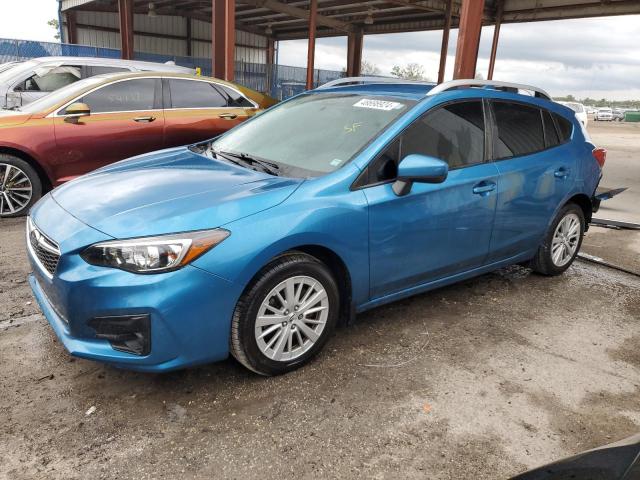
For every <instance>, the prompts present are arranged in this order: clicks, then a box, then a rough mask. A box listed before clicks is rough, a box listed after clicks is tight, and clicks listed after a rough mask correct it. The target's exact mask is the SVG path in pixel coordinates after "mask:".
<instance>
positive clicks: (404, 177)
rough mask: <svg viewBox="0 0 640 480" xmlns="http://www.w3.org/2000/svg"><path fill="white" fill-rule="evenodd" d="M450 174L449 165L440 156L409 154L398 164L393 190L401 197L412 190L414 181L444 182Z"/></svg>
mask: <svg viewBox="0 0 640 480" xmlns="http://www.w3.org/2000/svg"><path fill="white" fill-rule="evenodd" d="M448 174H449V165H448V164H447V162H445V161H444V160H440V159H439V158H434V157H429V156H427V155H418V154H412V155H407V156H406V157H405V158H404V159H403V160H402V161H401V162H400V165H398V177H397V180H396V181H395V182H394V184H393V186H392V187H393V192H394V193H395V194H396V195H398V196H399V197H400V196H402V195H406V194H407V193H409V192H410V191H411V186H412V185H413V183H414V182H418V183H442V182H444V181H445V180H446V178H447V175H448Z"/></svg>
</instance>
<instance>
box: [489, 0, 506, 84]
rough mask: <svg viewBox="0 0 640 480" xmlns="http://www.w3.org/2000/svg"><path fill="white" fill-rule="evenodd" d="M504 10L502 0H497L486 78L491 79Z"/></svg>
mask: <svg viewBox="0 0 640 480" xmlns="http://www.w3.org/2000/svg"><path fill="white" fill-rule="evenodd" d="M503 12H504V0H498V10H497V11H496V23H495V26H494V27H493V43H492V44H491V57H489V73H488V74H487V80H493V70H494V68H495V66H496V54H497V53H498V41H499V39H500V26H501V25H502V14H503Z"/></svg>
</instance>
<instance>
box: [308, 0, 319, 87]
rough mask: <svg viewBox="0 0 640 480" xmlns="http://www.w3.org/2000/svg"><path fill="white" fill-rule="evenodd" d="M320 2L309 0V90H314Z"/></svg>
mask: <svg viewBox="0 0 640 480" xmlns="http://www.w3.org/2000/svg"><path fill="white" fill-rule="evenodd" d="M317 14H318V0H309V46H308V50H307V90H311V89H312V88H313V69H314V63H315V56H316V15H317Z"/></svg>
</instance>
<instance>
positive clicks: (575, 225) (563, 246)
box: [551, 213, 580, 267]
mask: <svg viewBox="0 0 640 480" xmlns="http://www.w3.org/2000/svg"><path fill="white" fill-rule="evenodd" d="M579 242H580V219H579V218H578V215H576V214H575V213H570V214H568V215H566V216H565V217H563V218H562V220H560V223H558V226H557V227H556V231H555V232H554V234H553V240H552V241H551V261H552V262H553V264H554V265H555V266H556V267H563V266H564V265H566V264H567V263H569V262H570V261H571V259H572V258H573V255H574V254H575V253H576V249H577V248H578V243H579Z"/></svg>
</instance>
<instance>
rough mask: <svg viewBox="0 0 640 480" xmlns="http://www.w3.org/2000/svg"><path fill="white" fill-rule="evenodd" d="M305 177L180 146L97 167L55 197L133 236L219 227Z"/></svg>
mask: <svg viewBox="0 0 640 480" xmlns="http://www.w3.org/2000/svg"><path fill="white" fill-rule="evenodd" d="M302 182H303V180H300V179H290V178H283V177H275V176H272V175H267V174H265V173H261V172H256V171H254V170H249V169H246V168H243V167H240V166H236V165H232V164H228V163H226V162H222V161H217V160H212V159H210V158H208V157H206V156H204V155H200V154H198V153H195V152H192V151H191V150H189V149H188V148H185V147H180V148H175V149H170V150H163V151H160V152H154V153H151V154H146V155H141V156H139V157H134V158H132V159H129V160H125V161H122V162H118V163H116V164H113V165H111V166H109V167H105V168H102V169H100V170H96V171H95V172H93V173H91V174H89V175H85V176H83V177H80V178H78V179H76V180H73V181H71V182H69V183H66V184H64V185H62V186H61V187H58V188H57V189H55V190H54V191H53V192H52V196H53V199H54V200H55V201H56V202H57V203H58V204H59V205H60V206H61V207H62V208H64V209H65V210H66V211H67V212H69V213H70V214H71V215H73V216H74V217H76V218H77V219H78V220H80V221H82V222H84V223H85V224H87V225H89V226H91V227H93V228H95V229H97V230H100V231H101V232H103V233H106V234H107V235H110V236H112V237H114V238H132V237H138V236H147V235H162V234H166V233H176V232H184V231H190V230H204V229H209V228H215V227H219V226H222V225H224V224H226V223H229V222H232V221H234V220H237V219H239V218H242V217H246V216H248V215H252V214H254V213H257V212H259V211H262V210H266V209H268V208H271V207H273V206H275V205H277V204H279V203H281V202H283V201H284V200H285V199H286V198H287V197H288V196H289V195H291V194H292V193H293V192H294V191H295V189H296V188H297V187H298V186H299V185H300V184H301V183H302Z"/></svg>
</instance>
